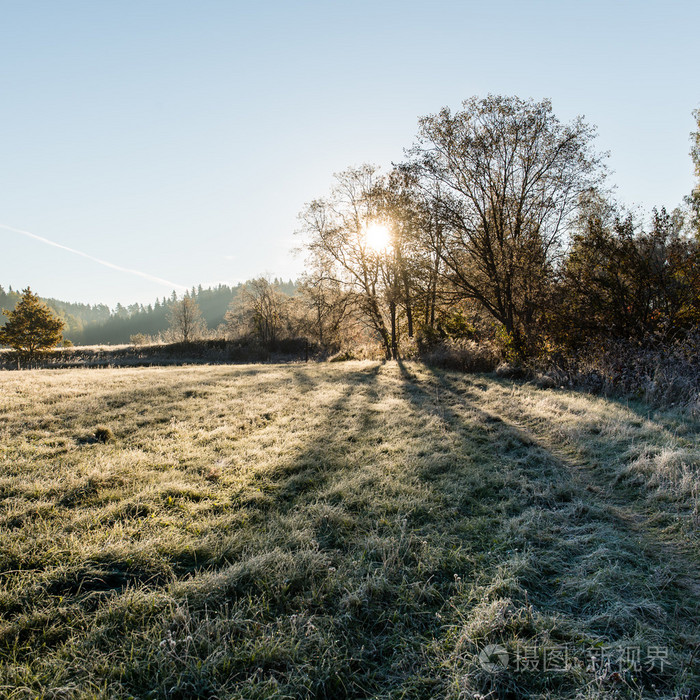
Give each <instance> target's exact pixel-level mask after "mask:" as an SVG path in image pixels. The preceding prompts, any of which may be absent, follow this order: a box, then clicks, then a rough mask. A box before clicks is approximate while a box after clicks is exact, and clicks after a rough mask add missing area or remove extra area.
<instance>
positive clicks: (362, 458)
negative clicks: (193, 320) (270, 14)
mask: <svg viewBox="0 0 700 700" xmlns="http://www.w3.org/2000/svg"><path fill="white" fill-rule="evenodd" d="M0 389H1V393H0V445H1V447H2V452H1V455H0V572H2V573H1V574H0V696H2V697H8V698H25V697H26V698H30V697H31V698H34V697H47V698H48V697H51V698H61V697H66V698H73V697H104V698H107V697H130V696H131V697H138V698H149V697H153V698H155V697H168V698H193V697H201V698H229V697H245V698H264V697H269V698H272V697H275V698H279V697H286V698H302V697H309V698H311V697H314V698H323V697H326V698H342V697H368V696H371V697H381V698H394V697H396V698H399V697H401V698H407V697H408V698H418V697H426V698H427V697H447V698H477V697H481V698H485V697H488V698H507V697H511V698H524V697H537V698H546V697H551V698H555V697H556V698H562V697H566V698H610V697H630V698H641V697H667V698H672V697H677V698H680V697H685V698H694V697H698V694H700V672H699V671H698V667H697V657H698V655H699V654H698V649H699V644H700V632H699V631H698V626H697V620H698V619H700V586H699V584H698V580H699V577H698V571H699V570H700V556H699V552H698V545H697V534H698V530H699V528H700V522H699V515H698V484H699V483H700V477H699V476H698V467H699V463H698V442H697V440H698V425H697V424H696V423H694V422H691V421H690V420H688V419H687V417H686V416H685V415H684V414H681V413H680V411H678V412H675V413H674V412H672V411H666V412H649V411H648V409H646V408H644V407H643V406H642V405H641V404H640V405H629V406H628V405H625V404H622V403H619V402H615V401H610V400H606V399H603V398H593V397H589V396H583V395H580V394H576V393H575V392H568V391H560V390H543V389H538V388H536V387H534V386H531V385H525V384H515V383H513V382H510V381H506V380H496V379H493V378H489V377H483V376H464V375H460V374H456V373H450V372H444V371H437V370H430V369H427V368H425V367H424V366H422V365H418V364H409V365H406V366H404V365H399V364H397V363H387V364H381V363H377V362H349V363H336V364H325V365H285V366H270V365H267V366H255V367H254V366H236V367H231V366H216V367H207V366H198V367H187V368H173V367H170V368H142V369H112V370H65V371H64V370H56V371H32V372H23V373H20V372H14V373H3V374H0ZM98 428H104V429H109V430H110V431H111V432H112V433H113V438H114V439H113V440H110V441H107V442H102V441H99V440H97V439H95V435H96V430H97V429H98ZM491 643H498V644H501V645H502V646H503V647H504V648H505V649H506V650H507V651H508V652H509V653H510V654H511V659H513V658H514V657H515V656H516V655H517V654H518V653H519V651H518V647H531V648H534V647H537V652H536V653H537V654H539V655H540V657H539V658H540V660H542V658H541V655H542V654H543V653H544V651H545V650H548V649H554V648H557V649H566V651H567V654H568V656H569V660H570V661H571V663H570V664H569V667H568V668H567V669H566V670H564V671H560V672H543V671H542V670H522V669H518V668H516V666H515V663H514V662H513V661H511V663H510V664H509V666H508V668H506V669H504V670H501V671H499V672H497V673H491V672H489V671H487V670H485V669H483V668H482V666H481V665H480V664H479V662H478V660H477V658H476V654H477V653H478V652H479V651H480V650H481V649H483V647H484V646H485V645H487V644H491ZM630 647H639V648H640V656H641V662H642V667H641V668H640V669H638V670H635V669H630V668H628V667H627V666H626V665H625V664H622V663H620V662H619V660H618V655H617V654H616V653H614V650H617V651H620V650H622V649H625V648H630ZM653 647H662V648H664V649H666V650H667V653H668V656H667V659H666V661H665V663H664V668H663V669H660V668H658V665H656V666H655V667H654V668H647V663H646V661H647V658H648V654H649V652H650V650H653ZM602 650H608V657H609V663H608V664H607V665H605V664H603V665H601V666H598V665H595V664H593V665H592V664H590V663H589V659H588V655H589V654H591V653H598V652H601V651H602Z"/></svg>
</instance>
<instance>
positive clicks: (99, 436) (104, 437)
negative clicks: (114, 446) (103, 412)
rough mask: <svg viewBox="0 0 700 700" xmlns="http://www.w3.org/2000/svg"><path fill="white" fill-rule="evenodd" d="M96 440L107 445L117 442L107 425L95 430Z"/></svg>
mask: <svg viewBox="0 0 700 700" xmlns="http://www.w3.org/2000/svg"><path fill="white" fill-rule="evenodd" d="M95 440H97V442H101V443H104V444H107V443H108V442H116V438H115V437H114V433H113V432H112V431H111V429H110V428H108V427H107V426H106V425H98V426H97V427H96V428H95Z"/></svg>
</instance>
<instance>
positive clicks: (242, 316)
mask: <svg viewBox="0 0 700 700" xmlns="http://www.w3.org/2000/svg"><path fill="white" fill-rule="evenodd" d="M286 301H287V299H286V296H285V295H284V294H283V293H282V292H280V291H279V289H278V288H277V287H276V286H275V285H274V284H272V283H271V282H270V281H269V280H268V279H265V278H264V277H259V278H257V279H254V280H251V281H250V282H246V283H245V284H244V285H243V287H242V288H241V290H240V292H239V293H238V296H237V297H236V298H235V299H234V300H233V301H232V302H231V305H230V306H229V310H228V311H227V312H226V315H225V317H224V318H225V321H226V325H227V328H228V332H229V333H230V334H232V335H238V336H241V335H246V334H252V335H255V336H256V337H257V338H258V339H259V340H261V341H262V342H263V343H266V344H269V343H274V342H275V341H276V340H277V339H278V338H279V336H280V333H281V331H282V329H283V328H284V324H285V320H286V316H285V304H286Z"/></svg>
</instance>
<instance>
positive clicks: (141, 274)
mask: <svg viewBox="0 0 700 700" xmlns="http://www.w3.org/2000/svg"><path fill="white" fill-rule="evenodd" d="M0 228H4V229H7V230H8V231H14V232H15V233H21V234H22V235H23V236H27V237H28V238H34V239H35V240H37V241H41V242H42V243H46V244H48V245H52V246H53V247H54V248H60V249H61V250H67V251H68V252H69V253H74V254H75V255H80V256H82V257H83V258H87V259H88V260H92V261H93V262H96V263H99V264H100V265H104V266H105V267H111V268H112V269H113V270H119V272H127V273H129V274H130V275H136V276H138V277H143V278H144V279H147V280H151V282H158V283H159V284H162V285H165V286H166V287H170V288H171V289H173V288H174V289H187V287H185V286H184V285H182V284H176V283H175V282H170V281H169V280H164V279H163V278H162V277H156V276H155V275H149V274H148V273H147V272H141V271H140V270H132V269H130V268H128V267H121V265H115V264H114V263H111V262H107V261H106V260H100V258H96V257H94V256H93V255H88V253H83V251H82V250H76V249H75V248H69V247H68V246H67V245H63V244H61V243H56V242H55V241H50V240H49V239H48V238H44V237H43V236H37V235H36V234H35V233H30V232H29V231H23V230H22V229H21V228H15V227H14V226H7V225H6V224H0Z"/></svg>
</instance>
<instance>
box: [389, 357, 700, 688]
mask: <svg viewBox="0 0 700 700" xmlns="http://www.w3.org/2000/svg"><path fill="white" fill-rule="evenodd" d="M399 371H400V372H401V375H402V377H403V379H404V383H405V384H404V386H405V395H406V396H407V397H408V399H409V400H410V401H411V402H412V403H413V405H414V406H415V408H416V410H418V411H422V412H426V411H427V412H428V414H432V418H433V420H435V419H436V418H437V419H438V420H440V421H441V422H443V423H444V425H445V430H446V431H448V432H449V433H450V435H451V436H452V437H453V439H454V440H455V449H456V450H461V451H462V453H463V454H464V453H466V454H467V455H468V454H470V453H471V456H472V458H473V459H472V461H473V462H474V460H477V461H478V459H479V458H481V459H486V460H489V461H491V463H492V464H494V468H493V469H488V470H486V471H485V472H484V470H481V472H480V477H481V479H482V483H474V482H473V481H470V479H469V478H468V477H466V478H465V473H464V468H462V470H458V471H457V473H455V472H454V471H451V470H450V471H447V472H446V474H445V475H444V478H443V477H442V476H441V475H440V474H437V475H436V474H435V473H434V472H431V471H428V472H427V473H426V474H425V478H428V479H429V480H430V481H431V483H432V484H433V485H434V486H436V487H442V488H444V489H445V492H446V493H447V494H449V498H450V499H452V502H453V503H454V507H455V510H456V511H457V512H458V513H460V515H462V516H463V517H466V518H467V519H468V520H472V521H473V520H474V519H475V518H477V519H478V518H482V519H483V522H482V528H483V529H484V530H487V532H485V533H483V534H484V539H483V541H482V542H481V544H480V546H482V547H487V546H488V548H489V549H488V551H489V557H488V559H490V561H488V559H487V560H485V561H484V566H485V569H486V571H490V572H491V574H490V575H491V577H492V578H493V579H496V578H497V577H501V578H502V577H503V575H504V572H507V571H511V572H512V576H513V577H514V578H513V580H512V582H511V583H510V584H507V585H503V584H502V585H501V588H502V589H503V590H502V592H501V595H502V596H504V595H507V596H508V597H509V598H510V599H512V600H513V602H515V603H516V604H517V605H518V606H520V607H521V608H522V609H524V610H530V607H529V606H530V605H531V604H534V605H535V609H536V610H537V611H538V612H540V613H542V614H543V615H545V616H547V617H551V616H559V617H561V618H563V620H565V621H566V622H565V623H564V624H563V625H562V624H560V625H554V629H552V630H550V631H549V632H548V634H550V635H551V636H552V637H553V639H555V640H556V639H557V635H559V641H561V642H562V643H564V642H567V643H570V642H573V641H574V639H575V636H576V635H579V636H580V635H584V637H585V638H587V639H589V640H591V644H592V643H593V641H595V642H597V643H601V642H602V643H605V644H614V643H616V642H630V640H634V639H636V640H637V642H638V635H640V634H642V636H643V638H644V642H645V643H647V644H651V645H652V646H655V645H658V644H662V645H663V644H664V643H665V644H666V645H668V646H669V647H671V646H674V645H675V646H676V647H677V646H678V644H679V643H680V640H682V639H684V638H685V639H693V638H695V637H696V634H697V629H696V627H695V620H696V619H697V616H698V614H699V613H700V607H699V606H698V601H697V597H691V598H690V599H689V597H688V594H689V593H690V592H692V591H689V590H688V587H687V585H683V584H682V583H681V582H680V581H679V580H678V579H679V578H681V577H682V574H680V573H679V572H678V571H675V570H674V567H673V565H672V564H671V563H670V562H669V561H668V558H664V556H663V554H662V552H663V549H662V548H661V547H659V546H657V545H658V544H659V542H658V540H657V539H656V538H655V535H654V534H653V533H651V532H650V531H648V530H642V531H641V532H640V530H639V528H637V527H635V526H633V523H632V520H631V518H629V516H628V514H627V513H626V512H624V511H621V510H620V509H619V508H617V507H615V508H613V507H610V504H609V503H606V501H605V499H604V498H601V496H600V492H599V490H598V488H592V487H593V484H592V483H590V481H587V479H586V476H587V474H586V472H585V470H581V469H580V468H579V465H575V464H572V463H571V462H569V461H567V460H566V459H564V458H562V457H561V456H560V455H555V454H553V453H552V451H551V450H549V449H548V447H547V446H546V444H545V443H544V442H543V441H542V440H539V439H537V438H536V437H534V436H533V435H532V434H531V433H530V432H529V431H525V430H523V429H522V428H520V427H519V426H518V425H516V424H515V423H513V422H512V421H510V420H508V419H507V418H505V417H504V415H503V413H502V412H499V414H495V413H491V412H489V411H487V410H484V409H483V408H481V407H480V406H479V405H478V390H477V391H476V392H473V393H472V392H465V390H464V389H461V390H459V389H457V388H455V386H454V384H453V383H451V382H450V381H449V380H448V379H447V376H446V375H445V374H442V373H439V372H435V371H432V370H430V369H426V371H427V372H429V374H430V381H429V382H425V381H420V380H419V379H418V378H417V377H416V375H415V374H413V373H412V372H411V371H410V370H409V369H408V368H407V367H406V366H405V365H404V364H403V363H399ZM489 381H490V380H489ZM482 383H483V382H482ZM478 385H479V380H477V381H476V382H474V386H475V387H478ZM465 414H466V415H467V416H468V420H465ZM467 461H468V460H467ZM468 469H469V467H467V470H468ZM460 471H461V473H460ZM473 471H474V472H475V473H479V470H478V469H477V468H476V466H474V467H473ZM455 478H458V479H460V480H461V482H462V484H463V485H464V486H465V487H466V488H468V489H470V490H471V492H469V493H464V494H463V495H462V496H461V497H460V496H459V494H458V493H456V491H455V488H454V481H455ZM485 513H490V514H491V516H490V517H484V515H485ZM489 529H490V531H488V530H489ZM469 531H470V532H471V530H469ZM686 571H687V570H686ZM674 576H675V578H676V580H675V581H673V585H669V577H670V578H671V579H673V577H674ZM529 615H530V613H528V615H527V616H526V618H527V617H528V616H529ZM467 617H468V616H467ZM516 627H517V625H516ZM557 628H559V629H557ZM642 631H643V632H642ZM514 632H515V634H516V635H520V636H525V637H526V638H527V636H528V635H530V636H531V637H533V638H536V636H537V634H538V630H537V627H536V625H535V626H532V625H531V624H529V623H528V625H523V626H522V628H521V629H520V630H519V631H518V630H517V629H516V630H514ZM572 633H573V636H572ZM511 634H513V631H511ZM659 640H661V641H659ZM492 641H494V640H492ZM498 641H502V642H506V641H507V639H506V638H502V639H498ZM696 641H697V640H696ZM630 643H631V642H630ZM691 652H692V647H691V648H687V649H681V650H679V656H676V657H675V659H674V663H675V664H676V665H678V664H679V663H681V661H679V659H681V660H682V661H683V663H688V667H687V668H675V669H673V670H672V671H669V670H668V669H667V671H666V672H664V671H661V670H659V669H658V668H655V669H653V670H649V671H648V672H645V671H644V670H643V671H642V672H641V673H640V674H638V679H637V680H636V681H634V682H635V683H638V684H639V683H641V685H643V686H644V687H646V688H647V689H649V690H651V689H652V685H656V686H657V687H663V686H667V687H668V686H670V685H672V678H671V676H672V674H673V673H676V674H677V677H678V676H679V675H682V674H683V673H684V672H686V671H687V672H688V673H690V674H691V676H692V674H693V671H692V668H691V666H692V655H691ZM639 679H641V680H639ZM698 684H700V680H698V675H697V672H696V675H695V681H691V685H692V687H697V685H698Z"/></svg>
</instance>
